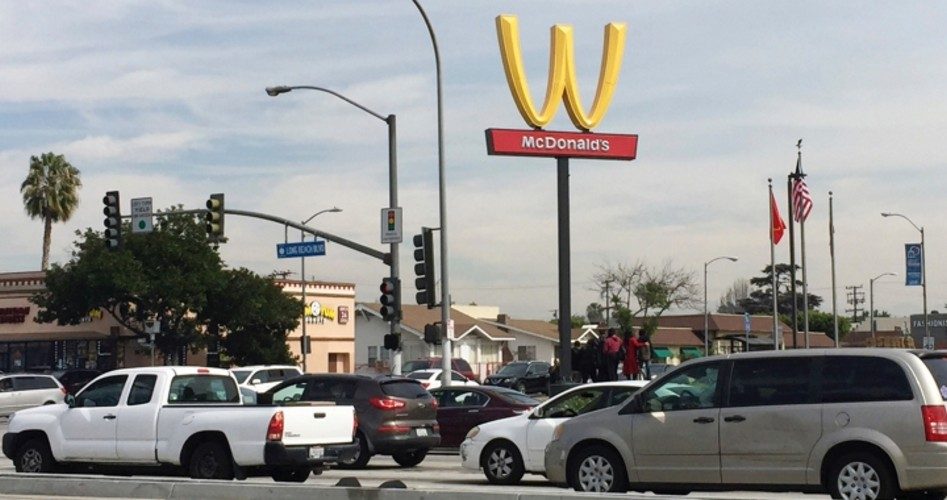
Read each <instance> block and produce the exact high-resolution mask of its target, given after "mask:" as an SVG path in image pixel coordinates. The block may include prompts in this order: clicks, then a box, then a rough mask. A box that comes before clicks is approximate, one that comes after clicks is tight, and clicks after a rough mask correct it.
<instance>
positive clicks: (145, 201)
mask: <svg viewBox="0 0 947 500" xmlns="http://www.w3.org/2000/svg"><path fill="white" fill-rule="evenodd" d="M151 209H152V204H151V198H132V232H133V233H150V232H151V231H153V230H154V227H155V224H154V220H153V218H152V215H151Z"/></svg>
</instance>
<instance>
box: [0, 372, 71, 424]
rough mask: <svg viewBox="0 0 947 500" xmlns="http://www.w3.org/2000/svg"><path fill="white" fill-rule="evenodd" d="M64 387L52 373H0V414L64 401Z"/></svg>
mask: <svg viewBox="0 0 947 500" xmlns="http://www.w3.org/2000/svg"><path fill="white" fill-rule="evenodd" d="M65 397H66V389H64V388H63V386H62V384H60V383H59V381H58V380H56V378H55V377H53V376H52V375H39V374H32V373H24V374H17V375H0V416H3V415H9V414H11V413H13V412H15V411H17V410H24V409H26V408H32V407H34V406H41V405H51V404H55V403H62V402H64V401H65V399H64V398H65Z"/></svg>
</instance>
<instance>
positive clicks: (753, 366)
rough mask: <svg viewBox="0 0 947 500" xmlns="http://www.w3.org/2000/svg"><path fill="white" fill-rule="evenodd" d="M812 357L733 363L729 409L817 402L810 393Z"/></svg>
mask: <svg viewBox="0 0 947 500" xmlns="http://www.w3.org/2000/svg"><path fill="white" fill-rule="evenodd" d="M811 367H812V358H796V357H787V358H761V359H745V360H737V361H734V362H733V371H732V372H731V375H730V401H729V405H728V406H766V405H798V404H806V403H815V401H814V400H813V398H812V391H811V390H810V380H811V377H810V369H811Z"/></svg>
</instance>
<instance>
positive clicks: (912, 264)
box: [904, 243, 924, 286]
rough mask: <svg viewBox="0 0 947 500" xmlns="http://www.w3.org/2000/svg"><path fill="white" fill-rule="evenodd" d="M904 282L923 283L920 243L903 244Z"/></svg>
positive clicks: (921, 247)
mask: <svg viewBox="0 0 947 500" xmlns="http://www.w3.org/2000/svg"><path fill="white" fill-rule="evenodd" d="M904 265H905V272H904V284H905V286H921V285H923V284H924V247H923V246H921V244H920V243H905V244H904Z"/></svg>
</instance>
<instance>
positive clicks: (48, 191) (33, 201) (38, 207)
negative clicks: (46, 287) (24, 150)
mask: <svg viewBox="0 0 947 500" xmlns="http://www.w3.org/2000/svg"><path fill="white" fill-rule="evenodd" d="M80 187H82V181H81V180H80V179H79V169H77V168H76V167H73V166H72V164H70V163H69V162H68V161H66V158H65V157H63V155H57V154H53V153H43V154H42V155H40V156H39V157H36V156H31V157H30V171H29V173H27V174H26V179H25V180H24V181H23V184H21V185H20V193H21V194H22V195H23V206H24V208H25V209H26V214H27V215H29V216H30V218H31V219H42V220H43V260H42V263H41V269H42V270H43V271H45V270H47V269H48V268H49V246H50V242H51V239H52V232H53V223H54V222H65V221H67V220H69V218H70V217H72V214H73V212H75V210H76V207H78V206H79V194H78V191H79V188H80Z"/></svg>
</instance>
